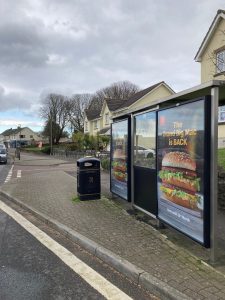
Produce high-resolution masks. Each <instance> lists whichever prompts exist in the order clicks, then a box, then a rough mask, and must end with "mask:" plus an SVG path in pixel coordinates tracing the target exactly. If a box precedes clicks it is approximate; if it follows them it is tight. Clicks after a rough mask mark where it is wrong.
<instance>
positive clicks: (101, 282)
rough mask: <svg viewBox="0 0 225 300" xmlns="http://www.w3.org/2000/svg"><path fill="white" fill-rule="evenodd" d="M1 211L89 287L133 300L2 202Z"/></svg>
mask: <svg viewBox="0 0 225 300" xmlns="http://www.w3.org/2000/svg"><path fill="white" fill-rule="evenodd" d="M0 209H1V210H3V211H4V212H5V213H6V214H8V215H9V216H10V217H12V218H13V219H14V220H15V221H16V222H17V223H18V224H20V225H21V226H22V227H23V228H24V229H25V230H26V231H28V232H29V233H30V234H31V235H33V236H34V237H35V238H36V239H37V240H38V241H40V242H41V243H42V244H43V245H44V246H45V247H47V248H48V249H49V250H50V251H52V252H53V253H54V254H55V255H57V256H58V257H59V258H60V259H61V260H62V261H63V262H64V263H65V264H66V265H67V266H68V267H70V268H71V269H72V270H73V271H74V272H75V273H77V274H78V275H80V276H81V277H82V278H83V279H84V280H85V281H86V282H87V283H88V284H89V285H91V286H92V287H93V288H94V289H96V290H97V291H98V292H99V293H100V294H102V295H103V296H104V297H105V298H106V299H110V300H131V299H132V298H130V297H129V296H128V295H126V294H125V293H124V292H123V291H121V290H120V289H119V288H117V287H116V286H115V285H113V284H112V283H110V282H109V281H108V280H106V279H105V278H104V277H103V276H102V275H100V274H99V273H97V272H96V271H94V270H93V269H92V268H90V267H89V266H88V265H86V264H85V263H84V262H82V261H81V260H80V259H79V258H77V257H76V256H75V255H74V254H73V253H71V252H70V251H68V250H67V249H66V248H64V247H63V246H61V245H60V244H59V243H57V242H56V241H55V240H53V239H52V238H51V237H49V236H48V235H47V234H46V233H44V232H43V231H42V230H40V229H39V228H37V227H36V226H34V225H33V224H32V223H31V222H29V221H28V220H27V219H25V218H24V217H23V216H22V215H20V214H19V213H17V212H16V211H15V210H13V209H12V208H10V207H9V206H8V205H6V204H5V203H3V202H2V201H0Z"/></svg>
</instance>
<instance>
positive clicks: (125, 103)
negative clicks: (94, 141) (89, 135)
mask: <svg viewBox="0 0 225 300" xmlns="http://www.w3.org/2000/svg"><path fill="white" fill-rule="evenodd" d="M160 85H164V86H166V87H167V88H168V89H169V90H170V91H171V92H172V93H175V92H174V91H173V90H172V89H171V88H170V87H169V86H168V85H167V84H166V83H165V82H164V81H160V82H158V83H156V84H154V85H151V86H149V87H148V88H146V89H144V90H141V91H139V92H137V93H135V94H134V95H132V96H131V97H130V98H128V99H127V100H126V99H111V98H110V99H105V102H104V103H103V106H102V108H101V111H97V110H91V109H86V110H85V113H86V116H87V119H88V120H89V121H91V120H94V119H98V118H100V117H101V114H102V112H103V110H104V107H105V103H106V104H107V106H108V108H109V110H110V111H117V110H120V109H124V108H127V107H129V106H131V105H132V104H134V103H135V102H137V101H138V100H140V99H141V98H142V97H144V96H145V95H147V94H148V93H150V92H151V91H153V90H154V89H155V88H157V87H159V86H160Z"/></svg>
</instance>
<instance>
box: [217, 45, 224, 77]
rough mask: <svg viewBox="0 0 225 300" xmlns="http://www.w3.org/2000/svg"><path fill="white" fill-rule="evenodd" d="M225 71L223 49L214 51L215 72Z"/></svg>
mask: <svg viewBox="0 0 225 300" xmlns="http://www.w3.org/2000/svg"><path fill="white" fill-rule="evenodd" d="M221 72H225V50H222V51H219V52H217V53H216V73H221Z"/></svg>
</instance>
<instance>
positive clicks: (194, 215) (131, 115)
mask: <svg viewBox="0 0 225 300" xmlns="http://www.w3.org/2000/svg"><path fill="white" fill-rule="evenodd" d="M224 105H225V81H216V80H215V81H210V82H207V83H204V84H201V85H199V86H196V87H193V88H190V89H187V90H184V91H182V92H179V93H177V94H174V95H172V96H169V97H167V98H164V99H158V100H155V101H154V102H152V103H151V104H150V105H149V106H147V107H140V108H138V110H135V111H131V110H130V111H129V110H127V111H126V112H125V113H123V114H120V113H118V114H117V115H116V116H115V117H114V119H113V123H112V125H111V172H110V189H111V192H112V193H114V194H116V195H117V196H119V197H121V198H123V199H125V200H126V201H130V202H131V203H132V205H133V206H134V207H135V208H137V209H139V210H141V211H143V212H145V213H146V214H148V215H150V216H152V217H153V218H156V219H158V220H159V221H160V222H162V223H163V224H166V225H168V226H169V227H173V228H175V229H176V230H178V231H180V232H182V233H183V234H185V235H186V236H188V237H190V238H191V239H193V240H194V241H196V242H198V243H200V244H201V245H202V246H204V247H207V248H210V260H211V262H215V261H216V260H217V258H218V256H219V247H218V223H217V221H218V108H219V107H221V106H224ZM224 221H225V218H224ZM220 227H221V226H220ZM223 230H224V233H225V222H224V228H223ZM224 236H225V234H224ZM224 242H225V238H224Z"/></svg>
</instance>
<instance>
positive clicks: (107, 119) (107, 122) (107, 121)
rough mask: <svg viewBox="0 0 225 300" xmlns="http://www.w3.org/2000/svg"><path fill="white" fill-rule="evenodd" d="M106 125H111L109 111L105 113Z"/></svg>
mask: <svg viewBox="0 0 225 300" xmlns="http://www.w3.org/2000/svg"><path fill="white" fill-rule="evenodd" d="M105 125H109V113H107V114H105Z"/></svg>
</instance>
